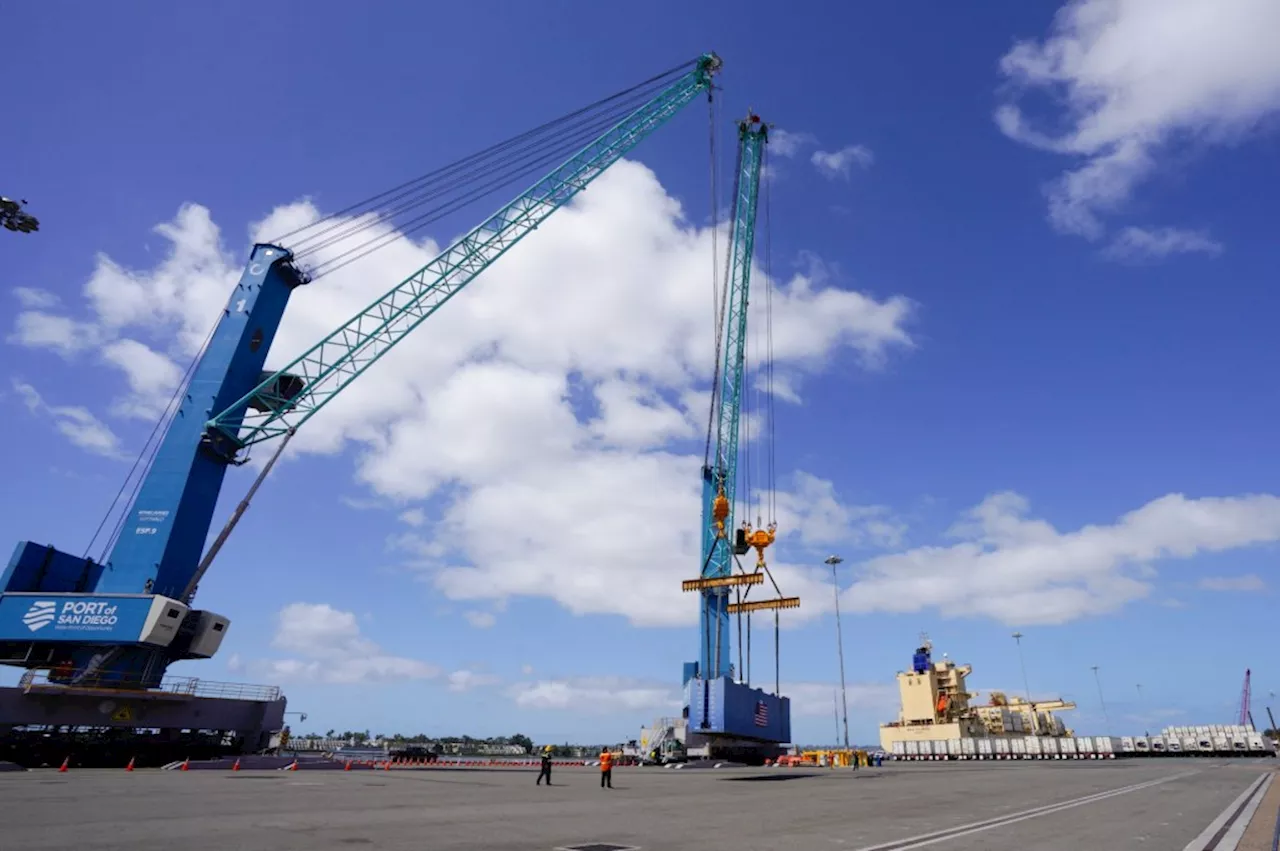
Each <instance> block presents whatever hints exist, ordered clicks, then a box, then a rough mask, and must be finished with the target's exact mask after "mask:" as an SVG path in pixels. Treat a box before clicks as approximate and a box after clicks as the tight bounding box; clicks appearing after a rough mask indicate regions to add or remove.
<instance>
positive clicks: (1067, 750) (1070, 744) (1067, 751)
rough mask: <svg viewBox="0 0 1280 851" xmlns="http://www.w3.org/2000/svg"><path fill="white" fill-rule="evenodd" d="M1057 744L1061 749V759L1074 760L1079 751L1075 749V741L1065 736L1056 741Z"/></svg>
mask: <svg viewBox="0 0 1280 851" xmlns="http://www.w3.org/2000/svg"><path fill="white" fill-rule="evenodd" d="M1058 744H1059V745H1060V746H1061V747H1062V758H1063V759H1075V758H1076V754H1077V753H1079V751H1078V750H1077V749H1076V740H1075V739H1073V738H1071V737H1070V736H1066V737H1064V738H1061V739H1059V740H1058Z"/></svg>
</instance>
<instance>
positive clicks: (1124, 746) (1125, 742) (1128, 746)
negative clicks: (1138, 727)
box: [1120, 736, 1137, 754]
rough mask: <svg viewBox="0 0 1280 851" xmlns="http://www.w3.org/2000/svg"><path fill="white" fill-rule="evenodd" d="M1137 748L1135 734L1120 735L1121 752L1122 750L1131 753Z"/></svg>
mask: <svg viewBox="0 0 1280 851" xmlns="http://www.w3.org/2000/svg"><path fill="white" fill-rule="evenodd" d="M1135 750H1137V744H1136V743H1135V742H1134V740H1133V736H1121V737H1120V752H1121V753H1129V754H1131V753H1133V752H1134V751H1135Z"/></svg>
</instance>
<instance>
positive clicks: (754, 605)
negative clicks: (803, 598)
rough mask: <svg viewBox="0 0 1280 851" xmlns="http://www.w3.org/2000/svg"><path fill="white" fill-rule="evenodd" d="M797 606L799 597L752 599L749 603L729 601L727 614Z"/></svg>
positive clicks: (794, 607) (795, 607)
mask: <svg viewBox="0 0 1280 851" xmlns="http://www.w3.org/2000/svg"><path fill="white" fill-rule="evenodd" d="M798 608H800V598H799V597H779V598H778V599H776V600H752V601H751V602H749V603H730V604H729V614H731V615H736V614H738V613H739V612H758V611H760V610H761V609H798Z"/></svg>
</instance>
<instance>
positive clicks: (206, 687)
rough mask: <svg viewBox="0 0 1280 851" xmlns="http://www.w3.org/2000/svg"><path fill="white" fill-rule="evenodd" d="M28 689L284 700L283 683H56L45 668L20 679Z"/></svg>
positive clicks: (173, 680)
mask: <svg viewBox="0 0 1280 851" xmlns="http://www.w3.org/2000/svg"><path fill="white" fill-rule="evenodd" d="M19 685H20V686H21V688H22V689H23V690H24V691H31V690H32V689H34V688H41V687H43V688H68V689H111V690H114V691H132V692H144V693H150V694H157V693H160V694H172V695H180V696H183V697H211V698H220V699H223V700H253V701H261V702H270V701H275V700H279V699H280V687H279V686H264V685H255V684H253V683H224V682H218V681H216V680H202V679H198V678H196V677H165V678H164V680H162V681H161V683H160V685H159V687H158V688H142V687H141V681H140V680H139V681H137V682H129V681H128V680H122V679H120V678H118V677H115V678H112V679H109V680H108V679H105V678H98V677H94V676H92V675H90V676H87V677H84V678H83V679H81V680H79V681H77V682H74V683H62V682H54V681H53V680H50V679H49V672H48V671H43V670H32V671H27V672H26V673H24V674H23V675H22V679H21V680H19Z"/></svg>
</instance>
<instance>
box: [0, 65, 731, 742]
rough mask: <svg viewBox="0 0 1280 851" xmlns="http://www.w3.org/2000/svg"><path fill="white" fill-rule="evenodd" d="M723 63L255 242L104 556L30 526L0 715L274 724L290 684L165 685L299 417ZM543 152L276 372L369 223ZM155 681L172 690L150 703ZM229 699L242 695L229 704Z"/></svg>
mask: <svg viewBox="0 0 1280 851" xmlns="http://www.w3.org/2000/svg"><path fill="white" fill-rule="evenodd" d="M720 68H721V61H720V59H719V57H717V56H716V55H715V54H713V53H708V54H705V55H703V56H701V57H699V58H698V59H696V60H693V61H691V62H688V63H685V64H683V65H681V66H678V67H677V68H674V69H671V70H669V71H667V72H664V73H663V74H660V75H658V76H656V77H653V78H650V79H649V80H647V81H645V82H644V83H641V84H639V85H638V86H635V87H632V88H630V89H627V90H626V91H624V92H621V93H618V94H615V95H613V96H611V97H609V98H605V99H603V100H601V101H598V102H596V103H595V104H592V105H591V106H589V107H587V108H584V109H582V110H578V111H576V112H574V113H570V114H569V115H567V116H564V117H562V118H560V119H556V120H555V121H552V122H549V123H548V124H544V125H542V126H541V127H539V128H535V129H534V130H532V131H529V132H528V133H525V134H522V135H521V136H517V137H514V138H513V139H510V140H507V141H506V142H503V143H500V144H499V145H495V146H493V147H491V148H489V149H486V150H485V151H482V152H480V153H479V154H477V155H473V156H472V157H469V158H467V159H465V160H462V161H459V163H455V164H454V165H452V166H449V167H446V168H444V169H439V170H436V171H434V172H431V173H430V174H428V175H426V176H424V177H423V178H419V179H417V180H416V181H410V183H407V184H403V185H402V186H400V187H396V188H395V189H393V190H390V191H389V192H385V193H381V194H380V195H378V196H374V198H373V199H370V201H369V202H367V203H371V204H373V205H375V208H376V209H379V210H381V212H380V213H379V214H378V215H374V216H372V217H370V216H368V215H364V216H357V217H355V218H353V219H349V220H343V219H341V217H340V214H343V213H346V212H348V211H349V210H350V209H353V208H348V210H347V211H340V213H339V214H334V215H333V216H330V217H327V218H326V219H322V220H321V221H320V222H316V223H313V224H312V225H309V226H308V228H309V229H303V231H305V233H301V232H294V233H293V234H287V235H286V237H293V236H298V239H296V240H294V241H293V242H292V243H291V245H292V248H286V247H285V245H284V243H285V240H284V239H281V240H278V241H277V242H278V243H279V244H276V243H270V244H258V245H255V246H254V247H253V249H252V251H251V252H250V256H249V260H248V263H247V264H246V266H245V268H244V272H243V273H242V275H241V277H240V279H239V282H238V283H237V284H236V287H235V290H234V291H233V292H232V294H231V297H230V299H229V300H228V302H227V305H226V307H225V309H224V310H223V312H222V314H221V317H220V318H219V320H218V321H217V323H216V325H215V326H214V328H213V330H212V331H211V332H210V336H209V338H208V339H207V341H206V343H205V346H204V348H203V350H202V352H201V354H200V355H199V356H198V358H197V359H196V361H195V362H194V363H193V365H192V368H191V370H189V373H188V376H189V378H188V379H187V380H186V383H185V387H184V388H182V391H181V393H180V394H175V404H176V408H175V409H174V413H173V415H172V417H171V419H170V420H169V422H168V425H167V428H165V429H164V430H163V432H161V433H162V435H163V437H162V438H161V439H160V440H159V442H158V443H157V444H156V447H155V449H154V452H153V455H152V457H151V458H150V460H149V467H148V469H147V470H146V472H145V475H143V476H142V477H141V478H140V479H139V480H138V485H137V487H136V490H135V495H134V498H133V499H132V501H131V502H130V503H128V506H127V509H126V510H125V511H124V512H122V513H121V516H120V522H119V523H118V525H117V530H116V535H115V536H114V541H113V542H109V544H108V546H109V547H110V550H109V553H107V552H104V554H103V555H102V557H100V558H96V559H95V558H92V557H90V556H89V555H88V553H87V552H86V554H85V555H84V556H77V555H74V554H72V553H68V552H65V551H62V550H59V549H56V548H55V547H52V546H46V545H43V544H38V543H34V542H31V541H22V542H20V543H19V544H18V545H17V547H16V548H15V550H14V553H13V556H12V558H11V559H10V561H9V564H8V566H7V569H6V570H5V572H4V574H3V576H2V577H0V663H2V664H6V665H11V666H17V667H21V668H25V669H27V670H28V673H27V674H26V675H24V677H23V686H22V687H20V688H18V689H0V729H4V730H7V729H11V728H13V727H14V726H21V725H31V724H40V725H66V726H81V727H83V726H94V725H101V726H116V727H122V726H123V727H129V726H133V727H148V728H152V727H163V728H172V727H177V728H185V727H193V728H194V727H199V728H201V729H212V730H228V729H234V730H244V729H246V728H255V725H256V729H259V730H263V729H265V730H270V729H272V724H275V725H276V726H275V727H274V729H276V730H278V729H280V720H281V719H282V717H283V712H284V705H285V704H284V699H283V698H282V697H281V696H280V695H279V690H278V689H275V690H274V691H272V690H269V689H268V690H267V692H266V694H265V698H264V697H262V696H259V697H257V698H254V699H245V700H236V699H229V698H230V697H231V696H230V695H226V694H223V695H221V696H220V697H221V698H222V699H221V702H220V703H218V704H216V705H214V704H205V705H200V704H199V701H198V698H200V695H199V694H197V693H196V692H197V690H196V689H195V688H194V686H192V687H187V686H183V687H180V688H177V689H176V690H175V689H171V690H169V691H168V692H166V691H165V690H164V689H163V688H162V681H163V680H164V677H165V672H166V670H167V669H168V667H169V665H170V664H172V663H173V662H175V661H179V660H184V659H200V658H209V657H211V656H212V655H214V653H215V652H216V651H217V649H218V647H219V646H220V645H221V643H222V640H223V638H224V637H225V635H226V633H227V630H228V628H229V625H230V622H229V621H228V619H227V618H225V617H223V616H222V615H219V614H216V613H213V612H207V611H201V610H198V609H195V608H193V607H192V602H193V599H194V596H195V592H196V589H197V586H198V584H199V582H200V580H201V578H202V577H203V576H204V574H205V571H206V570H207V569H208V567H209V565H210V563H211V562H212V560H213V558H214V556H216V554H217V552H218V550H219V549H220V547H221V546H222V544H223V542H224V541H225V540H226V537H227V535H228V534H229V533H230V531H231V529H232V528H233V527H234V525H235V523H236V522H237V521H238V520H239V518H240V516H241V515H242V514H243V511H244V509H245V507H246V506H247V504H248V499H249V498H251V497H252V496H253V493H254V492H255V491H256V489H257V487H258V485H259V484H260V483H261V480H262V478H263V476H265V474H266V472H267V471H268V470H269V469H270V466H271V464H272V463H274V460H275V459H276V458H277V457H279V454H280V452H281V451H282V450H283V447H284V445H285V444H286V443H287V442H288V441H289V439H290V438H291V437H292V436H293V435H294V433H295V432H296V430H297V429H298V428H299V427H301V426H302V425H303V424H305V423H306V421H307V420H309V419H310V418H311V417H312V416H314V415H315V414H316V413H318V412H319V411H320V410H321V409H322V408H323V407H324V406H325V405H327V404H328V403H329V402H331V401H332V400H333V399H334V398H336V397H337V396H338V394H340V393H341V392H342V391H343V389H345V388H346V387H348V386H350V384H351V383H352V382H353V381H355V380H356V379H358V378H359V377H360V375H361V374H363V373H364V371H365V370H367V369H369V368H370V367H371V366H372V365H373V364H374V363H376V362H377V361H378V360H379V359H380V358H381V357H383V355H385V354H386V353H387V352H388V351H390V350H391V348H393V347H394V346H395V345H396V344H397V343H399V342H400V341H401V340H403V339H404V338H405V337H406V336H407V335H408V334H410V333H411V332H412V331H413V330H414V329H416V328H417V327H418V326H419V325H420V324H421V323H422V322H423V321H425V320H426V319H427V318H428V317H429V316H431V315H432V314H433V313H435V311H436V310H438V309H440V308H441V307H442V306H443V305H444V304H445V303H446V302H447V301H448V300H449V299H451V298H452V297H453V296H454V295H456V294H457V293H458V291H459V290H461V289H462V288H463V287H465V286H466V285H467V284H468V283H470V282H471V281H473V280H474V279H475V278H476V277H477V276H478V275H480V274H481V273H482V272H483V271H484V270H485V269H487V268H488V267H489V266H490V265H491V264H492V263H493V262H494V261H496V260H497V259H498V258H499V257H501V256H502V255H503V254H504V253H505V252H507V251H508V250H510V249H511V248H512V247H513V246H515V245H516V243H518V242H519V241H520V240H521V239H523V238H524V237H525V236H527V235H528V234H529V233H531V232H532V231H533V230H534V229H535V228H537V227H538V226H539V225H540V224H541V223H542V222H544V221H546V220H547V218H548V217H549V216H551V215H552V214H553V213H554V212H555V211H556V210H558V209H560V208H561V207H563V206H564V205H565V204H567V203H568V202H569V201H570V200H571V199H572V198H573V197H574V196H575V195H577V194H578V193H579V192H581V191H582V190H584V189H585V188H586V187H587V186H588V185H589V184H590V183H591V182H592V181H593V180H594V179H595V178H597V177H598V176H599V175H600V174H601V173H602V172H604V171H605V169H607V168H608V167H609V166H610V165H612V164H613V163H614V162H616V161H617V160H618V159H620V158H621V157H622V156H624V155H625V154H626V153H627V152H629V151H630V150H631V149H632V148H634V147H635V146H636V145H637V144H639V143H640V142H641V141H642V140H644V139H645V138H646V137H648V136H649V135H650V134H651V133H652V132H653V131H655V130H657V129H658V128H659V127H661V126H662V125H663V124H665V123H666V122H667V121H668V120H669V119H671V118H672V117H673V116H674V115H675V114H677V113H678V112H679V111H680V110H681V109H683V108H684V107H685V106H687V105H688V104H690V103H691V102H692V101H693V100H694V99H695V98H697V97H698V96H699V95H702V94H706V96H707V97H708V99H710V98H711V95H712V91H713V85H712V83H713V77H714V75H715V74H717V73H718V72H719V70H720ZM556 163H559V165H555V164H556ZM549 165H555V167H554V168H552V169H551V171H550V172H549V173H547V174H546V175H545V176H543V177H542V178H541V179H539V180H537V181H536V182H535V183H533V185H532V186H530V187H529V188H528V189H527V190H525V191H524V192H522V193H521V194H520V195H519V196H518V197H516V199H515V200H514V201H512V202H510V203H509V204H507V205H505V206H503V207H502V208H501V209H499V210H498V211H497V212H496V213H494V214H493V215H492V216H490V217H489V218H487V219H485V220H484V221H483V222H482V223H481V224H479V225H477V226H476V227H475V228H473V229H472V230H471V231H469V232H468V233H466V234H465V235H464V236H462V237H461V238H460V239H458V240H457V241H456V242H454V243H453V244H452V245H450V246H449V247H448V248H447V249H445V251H444V252H443V253H441V254H440V255H439V256H438V257H436V258H435V259H434V260H432V261H431V262H430V263H428V264H427V265H426V266H424V267H423V268H422V269H419V270H418V271H417V272H414V273H413V274H412V275H410V276H409V277H408V278H406V279H405V280H404V281H402V282H401V283H399V284H397V285H396V286H394V287H393V288H391V289H390V290H389V291H388V292H387V293H386V294H385V295H383V296H382V297H381V298H379V299H377V300H376V301H374V302H373V303H372V304H370V305H369V306H368V307H367V308H365V309H364V310H362V311H360V312H359V313H357V314H356V315H355V316H353V317H352V318H351V319H350V320H349V321H347V322H346V323H344V324H343V325H342V326H341V327H340V328H338V329H336V330H335V331H333V332H332V333H331V334H329V335H328V336H326V337H325V338H324V339H323V340H321V341H320V342H319V343H317V344H316V345H315V346H313V347H312V348H311V349H309V350H308V351H306V352H304V353H303V354H302V355H300V356H298V357H297V358H295V359H294V360H293V361H291V362H290V363H288V364H287V365H286V366H284V367H283V368H281V369H278V370H275V371H266V370H265V369H264V367H265V364H266V358H267V356H268V353H269V352H270V349H271V344H272V341H273V339H274V337H275V335H276V331H277V329H278V327H279V325H280V321H281V318H282V317H283V315H284V311H285V308H286V306H287V305H288V303H289V299H290V297H291V295H292V294H293V293H294V291H295V290H297V289H298V288H299V287H301V286H303V285H306V284H308V283H310V282H311V281H312V280H315V279H316V278H318V277H320V276H321V275H323V274H327V273H328V272H330V271H333V270H334V269H336V268H340V267H341V266H342V265H345V264H346V263H349V262H352V260H356V259H359V258H360V257H362V256H365V254H368V253H369V252H370V251H373V250H377V249H378V248H380V247H381V246H382V245H383V244H386V237H385V233H384V232H379V231H378V230H377V229H376V228H372V231H371V227H372V226H373V225H377V224H379V223H381V222H385V221H387V220H388V218H389V217H391V216H393V215H397V214H400V213H404V212H407V211H412V212H414V213H415V214H416V215H415V217H414V218H413V219H411V220H410V221H409V223H408V226H407V227H401V228H400V229H399V231H398V235H401V236H403V235H407V234H408V233H409V232H411V231H412V230H415V229H417V228H420V227H421V226H423V225H424V224H429V223H430V222H432V221H436V220H438V219H439V218H441V217H442V216H443V215H446V214H448V213H449V212H451V211H452V210H454V209H458V208H460V207H461V206H462V205H463V204H464V203H469V202H470V201H472V200H474V199H475V198H476V197H481V196H483V195H484V194H486V193H487V192H488V191H492V190H493V188H494V187H499V188H501V187H502V186H505V185H507V184H509V183H511V182H512V181H514V180H523V179H525V176H526V175H529V174H532V173H536V171H540V170H541V169H543V168H546V167H548V166H549ZM535 170H536V171H535ZM467 193H470V194H469V195H468V194H467ZM432 205H434V206H432ZM424 207H425V208H426V209H425V211H424V209H423V208H424ZM352 222H354V224H353V223H352ZM384 230H385V229H384ZM335 231H337V232H336V233H335ZM362 231H363V232H369V231H371V235H370V237H369V238H368V239H366V241H365V242H363V243H362V244H361V245H358V246H356V247H355V248H352V249H348V250H345V251H343V252H342V253H341V254H338V255H337V256H330V257H328V258H327V259H324V260H323V261H321V262H319V264H318V265H317V266H315V267H313V268H311V269H310V270H307V269H304V265H303V261H309V260H311V259H313V258H315V259H317V260H318V259H319V258H321V257H322V256H323V255H322V251H323V250H324V249H326V248H331V247H333V246H335V245H336V244H337V243H338V242H340V241H342V240H346V239H349V238H351V237H354V236H358V235H359V234H360V233H361V232H362ZM300 233H301V235H300V236H299V234H300ZM362 238H363V237H362ZM393 238H394V237H393ZM330 253H331V254H332V252H330ZM271 440H275V441H276V442H277V443H276V447H275V454H274V455H273V456H272V458H271V461H270V462H269V463H268V464H267V465H266V468H264V469H263V471H262V474H261V475H259V477H258V479H257V480H256V481H255V482H254V483H253V486H252V487H251V488H250V490H249V493H248V496H247V497H246V498H245V500H243V501H242V502H241V503H240V505H239V506H238V507H237V509H236V511H235V512H234V513H233V515H232V518H231V520H230V522H229V523H228V524H227V527H226V528H225V529H224V530H223V531H222V534H220V535H218V536H217V538H216V539H215V541H214V542H213V543H212V544H211V545H210V546H209V547H208V549H207V550H206V549H205V544H206V541H207V540H208V537H209V532H210V530H211V524H212V520H213V516H214V511H215V507H216V503H217V500H218V497H219V494H220V492H221V489H222V485H223V481H224V478H225V476H226V473H227V471H228V469H229V468H231V467H232V466H236V465H239V464H242V463H244V462H245V461H246V460H247V453H248V450H249V449H250V448H251V447H253V446H254V445H256V444H260V443H264V442H266V441H271ZM91 545H92V543H91ZM202 552H203V555H202ZM40 671H47V672H48V674H47V678H45V679H41V680H40V681H39V682H37V678H35V677H34V676H33V674H34V673H36V672H40ZM153 691H156V692H158V693H160V694H164V695H167V696H168V697H170V698H174V699H172V700H166V701H150V702H147V703H145V704H144V703H139V702H138V700H139V699H141V698H143V697H145V696H147V695H148V693H149V692H153ZM104 696H107V697H110V698H111V699H108V700H104V699H103V698H104ZM178 697H181V698H182V699H181V700H178V699H177V698H178ZM128 698H134V699H133V700H132V701H130V700H128ZM210 699H213V698H210ZM264 702H265V703H266V704H269V706H268V708H267V709H263V704H264ZM233 704H236V705H238V704H245V705H244V706H241V707H240V708H239V710H235V711H233V710H232V707H233ZM202 713H203V714H202ZM255 713H256V716H255ZM195 718H199V719H200V721H199V722H198V723H197V722H196V721H194V720H193V719H195Z"/></svg>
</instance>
